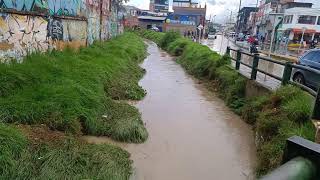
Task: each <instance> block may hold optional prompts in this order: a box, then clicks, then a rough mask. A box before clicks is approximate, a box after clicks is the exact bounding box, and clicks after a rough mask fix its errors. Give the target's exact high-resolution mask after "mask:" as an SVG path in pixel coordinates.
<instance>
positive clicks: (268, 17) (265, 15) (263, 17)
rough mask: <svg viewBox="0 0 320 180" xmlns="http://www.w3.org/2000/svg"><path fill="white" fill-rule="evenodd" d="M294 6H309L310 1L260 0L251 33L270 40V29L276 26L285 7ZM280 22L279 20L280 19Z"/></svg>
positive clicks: (290, 7) (310, 5) (310, 4)
mask: <svg viewBox="0 0 320 180" xmlns="http://www.w3.org/2000/svg"><path fill="white" fill-rule="evenodd" d="M296 7H303V8H311V7H312V3H303V2H294V0H262V1H260V5H259V10H258V12H257V14H256V15H255V16H256V19H254V21H256V24H255V26H254V28H253V33H254V34H257V35H258V36H264V37H265V39H266V40H270V39H271V36H272V31H273V30H274V28H275V27H276V26H277V23H278V22H279V18H283V15H284V12H285V11H286V10H287V9H292V8H296ZM280 22H281V21H280Z"/></svg>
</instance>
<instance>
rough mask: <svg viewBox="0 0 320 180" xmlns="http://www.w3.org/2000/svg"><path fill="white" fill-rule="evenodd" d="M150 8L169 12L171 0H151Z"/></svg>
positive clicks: (154, 10)
mask: <svg viewBox="0 0 320 180" xmlns="http://www.w3.org/2000/svg"><path fill="white" fill-rule="evenodd" d="M149 10H150V11H153V12H166V13H167V12H168V11H169V0H150V7H149Z"/></svg>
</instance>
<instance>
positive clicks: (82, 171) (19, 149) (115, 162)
mask: <svg viewBox="0 0 320 180" xmlns="http://www.w3.org/2000/svg"><path fill="white" fill-rule="evenodd" d="M30 128H32V130H30V131H32V133H30V131H29V130H28V131H25V132H23V130H22V129H23V128H21V127H17V126H12V125H8V124H3V123H0V140H1V145H0V152H1V154H0V179H110V180H127V179H129V177H130V175H131V172H132V168H131V164H132V161H131V160H130V159H129V153H127V152H126V151H124V150H122V149H120V148H118V147H115V146H111V145H90V144H86V143H84V142H81V141H80V140H78V139H76V138H74V137H72V136H67V135H61V134H58V133H57V132H53V131H51V130H49V129H46V128H45V127H40V128H39V127H30ZM35 129H36V130H35ZM35 136H36V137H35ZM56 139H59V141H55V140H56Z"/></svg>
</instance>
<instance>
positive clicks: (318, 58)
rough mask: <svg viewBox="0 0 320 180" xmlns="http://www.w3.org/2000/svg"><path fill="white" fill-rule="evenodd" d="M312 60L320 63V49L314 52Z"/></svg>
mask: <svg viewBox="0 0 320 180" xmlns="http://www.w3.org/2000/svg"><path fill="white" fill-rule="evenodd" d="M311 61H313V62H317V63H320V51H315V52H314V55H313V57H312V59H311Z"/></svg>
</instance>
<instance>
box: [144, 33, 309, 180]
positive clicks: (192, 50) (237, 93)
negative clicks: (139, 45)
mask: <svg viewBox="0 0 320 180" xmlns="http://www.w3.org/2000/svg"><path fill="white" fill-rule="evenodd" d="M140 34H142V36H143V35H144V34H148V36H143V37H145V38H149V39H151V40H153V39H157V41H155V42H156V43H158V44H159V45H160V42H161V39H160V40H159V38H161V37H162V38H163V39H165V38H166V37H172V36H174V35H173V34H172V32H169V33H166V34H165V35H163V34H161V37H160V35H158V34H157V33H155V32H148V31H147V32H144V33H141V32H140ZM155 37H157V38H155ZM171 39H172V40H171V41H170V38H166V41H167V45H166V47H162V46H161V47H162V48H163V49H165V50H168V52H169V53H171V54H172V55H176V56H179V57H178V58H177V59H178V63H180V64H181V65H182V66H183V67H184V68H185V69H186V70H187V71H188V72H189V73H190V74H192V75H194V76H196V77H198V78H201V79H206V80H214V81H215V82H216V83H214V84H215V86H216V87H215V89H217V90H218V92H219V94H220V96H221V97H222V98H223V99H224V100H225V101H226V104H227V105H228V106H229V107H230V108H232V109H233V110H234V111H235V112H236V113H237V114H239V115H241V116H242V117H243V119H244V120H245V121H246V122H247V123H249V124H251V125H253V128H254V130H255V132H256V134H257V137H256V140H257V142H258V144H257V152H258V166H257V175H258V176H260V175H263V174H266V173H267V172H269V171H270V170H272V169H274V168H276V167H278V166H279V165H280V163H281V161H282V155H283V150H284V146H285V142H286V139H287V138H289V137H291V136H294V135H298V136H301V137H304V138H306V139H309V140H314V138H315V128H314V126H313V124H312V122H311V121H310V113H311V109H312V105H311V104H312V102H313V100H312V98H311V97H310V96H309V95H308V94H306V93H305V92H304V91H302V90H301V89H299V88H296V87H294V86H285V87H282V88H280V89H279V90H277V91H276V92H273V93H271V94H270V96H261V97H255V98H252V99H247V98H246V97H245V88H246V83H247V79H246V78H244V77H243V76H241V75H240V74H239V73H238V72H236V71H235V70H234V69H233V67H231V66H230V65H231V62H230V57H228V56H223V57H221V56H220V55H219V54H217V53H216V52H213V51H211V50H210V49H209V48H208V47H206V46H203V45H200V44H197V43H194V42H192V41H190V40H187V39H185V38H182V37H180V38H171Z"/></svg>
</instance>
